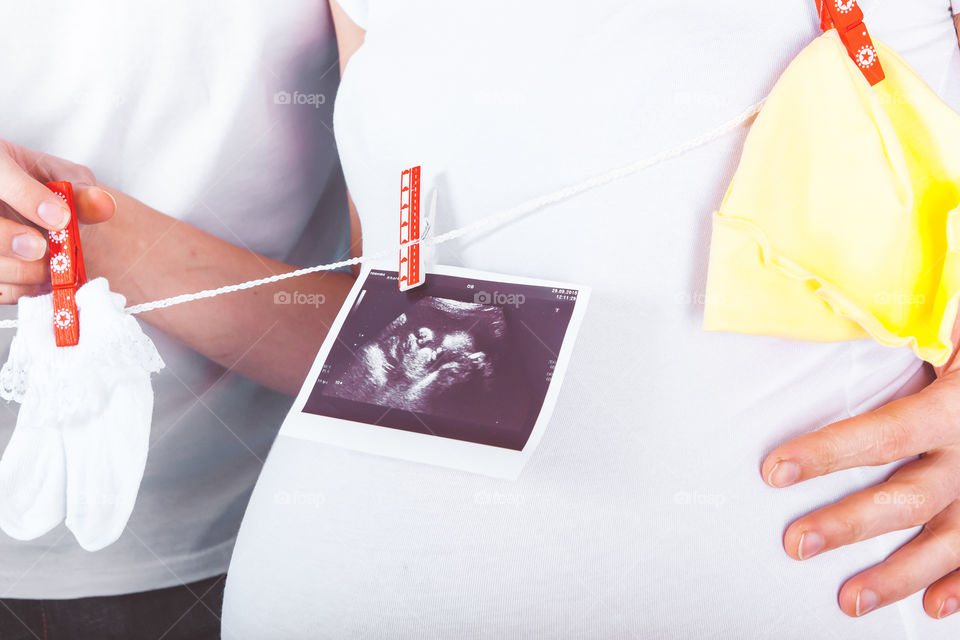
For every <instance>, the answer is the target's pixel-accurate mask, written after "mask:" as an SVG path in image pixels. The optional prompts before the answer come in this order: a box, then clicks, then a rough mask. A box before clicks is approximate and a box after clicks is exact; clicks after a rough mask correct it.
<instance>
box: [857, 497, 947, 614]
mask: <svg viewBox="0 0 960 640" xmlns="http://www.w3.org/2000/svg"><path fill="white" fill-rule="evenodd" d="M958 566H960V503H957V502H954V503H952V504H951V505H950V506H948V507H947V508H946V509H945V510H944V511H943V512H941V513H940V514H938V515H937V516H936V517H935V518H934V519H933V520H931V521H930V522H929V523H928V524H927V525H926V526H925V527H924V528H923V530H922V531H921V532H920V533H919V534H917V536H916V537H915V538H914V539H913V540H911V541H910V542H908V543H907V544H905V545H903V546H902V547H900V548H899V549H897V551H895V552H894V553H893V554H892V555H890V557H889V558H887V559H886V560H884V561H883V562H881V563H880V564H878V565H876V566H873V567H871V568H869V569H867V570H866V571H864V572H862V573H860V574H857V575H856V576H854V577H852V578H850V580H848V581H847V582H846V584H844V585H843V587H842V588H841V589H840V594H839V597H838V601H839V604H840V608H841V609H842V610H843V612H844V613H846V614H847V615H848V616H854V617H856V616H862V615H865V614H867V613H869V612H870V611H873V610H875V609H878V608H880V607H883V606H886V605H888V604H892V603H894V602H896V601H898V600H901V599H903V598H905V597H907V596H909V595H911V594H913V593H916V592H917V591H920V590H921V589H924V588H926V587H927V585H931V584H932V583H934V582H936V581H938V580H940V579H941V578H943V577H944V576H947V574H950V573H951V572H952V571H953V570H954V569H956V568H957V567H958ZM951 575H952V576H955V575H956V574H951ZM934 587H936V589H935V588H934ZM934 587H931V588H930V590H929V591H928V592H927V594H926V596H925V597H924V610H925V611H926V612H927V614H928V615H931V616H933V617H935V618H936V617H939V616H940V615H941V614H942V612H941V608H942V607H943V606H944V605H945V604H947V603H946V601H947V600H948V599H949V598H950V597H954V598H957V597H960V596H958V594H960V582H958V581H957V578H955V577H951V576H947V579H946V582H944V581H943V580H940V582H937V584H936V585H934Z"/></svg>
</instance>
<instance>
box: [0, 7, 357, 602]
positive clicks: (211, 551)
mask: <svg viewBox="0 0 960 640" xmlns="http://www.w3.org/2000/svg"><path fill="white" fill-rule="evenodd" d="M0 13H2V16H3V23H4V25H5V27H6V28H5V29H4V35H3V37H2V38H0V60H2V61H3V63H2V65H0V77H2V82H0V137H2V138H6V139H8V140H11V141H13V142H16V143H19V144H23V145H25V146H27V147H31V148H35V149H39V150H42V151H46V152H49V153H52V154H55V155H60V156H63V157H66V158H68V159H70V160H73V161H76V162H79V163H83V164H86V165H88V166H90V167H91V168H92V169H93V170H94V171H95V172H96V174H97V176H98V178H99V179H101V180H102V181H104V182H105V183H107V184H110V185H112V186H114V187H117V188H118V189H120V190H122V191H125V192H127V193H129V194H131V195H132V196H134V197H136V198H138V199H140V200H142V201H143V202H145V203H146V204H148V205H150V206H152V207H154V208H156V209H158V210H160V211H162V212H164V213H167V214H169V215H171V216H174V217H176V218H179V219H181V220H184V221H186V222H189V223H191V224H193V225H195V226H197V227H199V228H201V229H204V230H206V231H208V232H210V233H213V234H215V235H217V236H219V237H221V238H223V239H225V240H227V241H229V242H232V243H234V244H236V245H238V246H241V247H245V248H249V249H251V250H253V251H256V252H258V253H261V254H264V255H267V256H270V257H271V258H275V259H278V260H284V259H287V258H288V256H289V255H290V254H291V252H296V254H297V256H296V257H297V259H299V260H300V261H301V262H302V263H304V264H307V263H311V264H312V263H317V262H325V261H329V260H334V259H339V257H340V255H341V254H342V253H343V252H344V251H345V250H346V243H347V236H346V233H347V224H346V214H345V208H344V202H343V201H344V196H343V193H344V187H343V183H342V179H341V178H340V177H339V176H340V172H339V167H338V164H337V160H336V152H335V146H334V141H333V136H332V133H331V131H330V125H331V111H332V104H333V98H334V93H335V91H336V84H337V81H338V77H337V76H338V67H337V64H336V49H335V40H334V38H333V33H332V28H331V24H330V18H329V13H328V9H327V7H325V6H324V5H323V4H322V3H317V2H312V1H310V0H284V2H280V3H277V2H272V1H269V0H247V1H244V2H231V1H229V0H207V1H205V2H194V1H191V0H164V1H163V2H152V1H138V2H117V1H99V2H84V3H77V2H69V1H67V0H37V1H35V2H14V3H5V5H4V7H3V10H2V12H0ZM283 92H286V93H283ZM286 94H289V98H290V100H289V101H287V100H285V99H284V96H285V95H286ZM294 94H299V95H303V96H322V97H315V98H314V99H313V100H312V102H311V101H310V100H308V99H307V98H300V97H295V95H294ZM324 98H325V99H324ZM321 100H323V103H322V104H319V105H318V103H320V102H321ZM297 103H299V104H297ZM317 106H319V108H317ZM119 215H123V212H122V211H121V212H120V214H119ZM301 238H306V239H307V240H306V242H304V243H300V246H297V245H298V243H299V241H300V239H301ZM141 259H142V260H143V261H144V262H145V263H146V265H147V266H149V265H150V262H151V260H152V257H151V255H150V254H149V253H146V254H144V255H143V256H142V257H141ZM141 266H144V265H141ZM156 268H157V269H164V270H165V271H167V272H175V265H160V264H157V265H156ZM224 284H227V283H224ZM296 286H297V285H296V282H295V281H291V282H290V290H291V291H293V290H295V289H296ZM184 293H187V291H186V290H185V291H184ZM81 331H82V329H81ZM147 331H148V333H149V334H150V335H151V337H152V338H153V340H154V341H155V343H156V345H157V347H158V349H159V351H160V353H161V355H162V357H163V359H164V360H165V361H166V365H167V366H166V368H165V369H164V370H163V371H162V372H161V373H160V374H158V375H155V376H154V377H153V387H154V391H155V397H156V401H155V409H154V415H153V430H152V434H151V443H150V451H149V456H148V461H147V468H146V473H145V476H144V479H143V484H142V487H141V491H140V495H139V498H138V499H137V503H136V507H135V509H134V511H133V515H132V517H131V518H130V522H129V527H128V529H127V531H126V532H125V533H124V534H123V536H122V537H121V538H120V539H119V541H117V542H116V543H115V544H113V545H112V546H110V547H108V548H106V549H104V550H103V551H99V552H96V553H88V552H86V551H83V550H82V549H81V548H80V547H79V546H78V545H77V543H76V541H75V540H74V538H73V536H72V535H70V534H69V532H68V531H67V529H66V528H65V527H63V526H59V527H57V528H56V529H54V530H53V531H52V532H51V533H49V534H48V535H45V536H43V537H41V538H39V539H37V540H33V541H30V542H18V541H16V540H12V539H10V538H8V537H6V536H5V535H3V534H0V597H20V598H70V597H80V596H96V595H109V594H118V593H127V592H134V591H144V590H148V589H156V588H161V587H167V586H170V585H174V584H179V583H181V582H190V581H194V580H199V579H202V578H206V577H209V576H212V575H216V574H219V573H222V572H224V571H225V570H226V568H227V564H228V561H229V558H230V553H231V550H232V547H233V542H234V538H235V536H236V532H237V529H238V527H239V523H240V518H241V516H242V514H243V510H244V508H245V506H246V503H247V499H248V496H249V493H250V491H251V489H252V487H253V484H254V481H255V480H256V477H257V473H258V472H259V470H260V466H261V461H262V459H263V458H264V457H265V456H266V453H267V450H268V449H269V446H270V443H271V442H272V440H273V438H274V436H275V434H276V431H277V428H278V427H279V424H280V422H281V420H282V417H283V414H284V412H285V411H286V409H287V408H288V407H289V405H290V403H291V401H292V400H291V399H290V398H288V397H285V396H282V395H280V394H277V393H274V392H271V391H268V390H266V389H265V388H263V387H260V386H259V385H256V384H254V383H252V382H250V381H247V380H244V379H242V378H240V377H238V376H236V375H234V374H231V373H227V372H226V371H225V370H224V369H223V368H222V367H220V366H219V365H216V364H213V363H212V362H210V361H209V360H207V359H206V358H204V357H202V356H200V355H198V354H197V353H195V352H193V351H191V350H189V349H187V348H186V347H184V346H183V345H181V344H180V343H178V342H176V341H174V340H172V339H170V338H168V337H166V336H165V335H163V334H161V333H160V332H158V331H155V330H152V329H150V328H147ZM6 342H8V341H5V342H4V346H3V350H4V353H0V356H2V358H3V359H6V353H5V351H6V348H7V346H6ZM16 409H17V408H16V405H10V406H9V407H7V410H6V411H3V412H0V446H6V441H7V439H8V438H9V434H10V432H11V430H12V428H13V425H14V421H15V419H16Z"/></svg>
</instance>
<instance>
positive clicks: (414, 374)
mask: <svg viewBox="0 0 960 640" xmlns="http://www.w3.org/2000/svg"><path fill="white" fill-rule="evenodd" d="M504 333H505V323H504V316H503V310H502V309H501V308H500V307H496V306H489V305H483V304H477V303H471V302H461V301H457V300H449V299H446V298H438V297H431V296H427V297H424V298H422V299H420V300H418V301H417V302H416V304H414V305H413V306H412V307H411V308H410V309H409V310H407V311H406V312H404V313H402V314H400V315H399V316H398V317H397V318H396V319H394V320H393V321H392V322H390V324H388V325H387V326H386V327H385V328H384V329H383V330H382V331H381V332H380V334H379V335H378V336H377V337H376V338H375V339H374V340H371V341H370V342H368V343H366V344H364V345H362V346H361V347H360V349H359V350H358V351H357V352H356V354H355V355H356V358H355V360H354V361H353V362H352V363H351V364H350V365H349V366H348V367H347V369H346V371H344V372H343V373H342V374H341V375H340V376H338V377H339V378H340V384H337V385H336V386H334V387H333V388H332V389H328V391H327V393H328V394H329V395H333V396H337V397H340V398H344V399H347V400H354V401H358V402H365V403H370V404H376V405H380V406H384V407H392V408H394V409H402V410H407V411H415V412H419V413H429V414H433V415H437V414H448V415H450V414H453V415H456V414H458V413H462V412H463V411H465V410H473V411H477V410H482V407H483V405H484V403H485V402H489V397H488V396H489V394H490V391H491V390H492V388H493V381H494V378H495V376H496V375H497V366H496V361H497V352H498V350H499V349H500V348H501V346H502V343H503V339H504Z"/></svg>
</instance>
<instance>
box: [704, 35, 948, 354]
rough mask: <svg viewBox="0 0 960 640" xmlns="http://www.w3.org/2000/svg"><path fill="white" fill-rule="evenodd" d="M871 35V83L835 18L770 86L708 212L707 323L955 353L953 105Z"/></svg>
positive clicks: (723, 328)
mask: <svg viewBox="0 0 960 640" xmlns="http://www.w3.org/2000/svg"><path fill="white" fill-rule="evenodd" d="M875 44H876V48H877V54H878V56H879V60H880V63H881V64H882V66H883V70H884V72H885V73H886V79H885V80H883V81H881V82H880V83H879V84H877V85H876V86H873V87H871V86H870V85H869V83H868V82H867V81H866V79H865V78H864V77H863V74H862V73H861V72H860V70H859V69H858V68H857V66H856V65H855V64H854V62H853V61H852V60H851V59H850V57H849V55H848V54H847V51H846V49H845V48H844V46H843V45H842V44H841V42H840V39H839V37H838V36H837V33H836V31H835V30H831V31H828V32H827V33H825V34H823V35H822V36H820V37H819V38H817V39H816V40H815V41H814V42H813V43H811V44H810V45H809V46H808V47H806V48H805V49H804V50H803V51H802V52H801V53H800V55H798V56H797V58H796V59H795V60H794V61H793V62H792V63H791V64H790V66H789V67H788V68H787V70H786V71H785V72H784V74H783V76H782V77H781V78H780V80H779V81H778V82H777V84H776V86H775V87H774V89H773V91H772V92H771V94H770V97H769V99H768V101H767V103H766V105H765V106H764V107H763V109H762V111H761V112H760V114H759V115H758V116H757V119H756V121H755V122H754V124H753V126H752V128H751V130H750V133H749V135H748V136H747V140H746V143H745V146H744V150H743V156H742V158H741V160H740V165H739V167H738V168H737V172H736V174H735V176H734V179H733V182H732V183H731V185H730V188H729V189H728V191H727V194H726V197H725V198H724V200H723V204H722V205H721V207H720V211H718V212H717V213H716V214H715V215H714V220H713V238H712V242H711V248H710V266H709V272H708V278H707V295H706V309H705V315H704V328H705V329H706V330H708V331H736V332H740V333H750V334H762V335H772V336H780V337H786V338H795V339H800V340H812V341H821V342H831V341H839V340H854V339H860V338H866V337H873V338H875V339H876V340H878V341H879V342H881V343H882V344H885V345H888V346H901V345H910V346H911V347H912V348H913V350H914V351H915V352H916V353H917V355H919V356H920V357H921V358H923V359H924V360H927V361H929V362H931V363H933V364H935V365H941V364H943V363H945V362H946V361H947V360H948V359H949V357H950V354H951V350H952V345H951V343H950V334H951V330H952V327H953V321H954V318H955V317H956V313H957V292H958V291H960V262H958V254H957V251H958V250H960V208H958V207H960V115H958V114H957V113H956V112H954V111H953V110H952V109H950V107H948V106H947V105H946V104H944V103H943V102H942V101H941V100H940V99H939V98H938V97H937V96H936V94H934V93H933V91H931V90H930V88H929V87H928V86H927V85H926V84H925V83H924V82H923V80H921V79H920V78H919V77H918V76H917V74H916V73H915V72H914V71H913V70H912V69H911V68H910V67H909V66H908V65H907V63H906V62H904V61H903V60H902V59H901V58H900V57H899V56H898V55H897V54H896V53H894V52H893V51H892V50H890V49H889V48H888V47H886V46H884V45H883V44H882V43H880V42H876V41H875Z"/></svg>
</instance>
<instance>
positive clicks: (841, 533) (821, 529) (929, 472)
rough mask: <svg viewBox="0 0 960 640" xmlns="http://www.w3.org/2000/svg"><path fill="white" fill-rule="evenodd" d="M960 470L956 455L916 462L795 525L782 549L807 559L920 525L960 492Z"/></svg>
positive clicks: (940, 453)
mask: <svg viewBox="0 0 960 640" xmlns="http://www.w3.org/2000/svg"><path fill="white" fill-rule="evenodd" d="M957 468H960V454H958V453H956V452H954V451H947V450H941V451H937V452H934V453H932V454H930V455H928V456H925V457H923V458H921V459H919V460H915V461H913V462H911V463H909V464H907V465H905V466H904V467H902V468H901V469H899V470H898V471H897V472H896V473H895V474H893V476H891V477H890V479H889V480H888V481H886V482H884V483H882V484H880V485H877V486H875V487H870V488H868V489H864V490H863V491H859V492H857V493H855V494H853V495H851V496H847V497H846V498H844V499H843V500H840V501H839V502H836V503H834V504H831V505H829V506H826V507H823V508H822V509H818V510H816V511H814V512H813V513H810V514H808V515H806V516H804V517H802V518H800V519H799V520H797V521H795V522H794V523H792V524H791V525H790V526H789V527H788V528H787V531H786V532H785V533H784V537H783V547H784V550H785V551H786V552H787V555H789V556H790V557H792V558H794V559H795V560H806V559H808V558H811V557H813V556H815V555H818V554H820V553H823V552H825V551H830V550H832V549H836V548H838V547H842V546H845V545H849V544H853V543H855V542H860V541H861V540H866V539H868V538H873V537H875V536H879V535H882V534H884V533H889V532H891V531H900V530H903V529H909V528H911V527H916V526H919V525H922V524H924V523H926V522H928V521H930V520H931V518H933V517H934V516H936V515H937V514H939V513H940V512H941V511H943V510H944V509H945V508H946V507H947V506H948V505H950V504H951V503H952V502H953V500H954V498H955V497H956V496H957V495H958V494H960V474H957V472H956V469H957ZM927 584H929V583H927ZM924 586H925V585H924Z"/></svg>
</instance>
